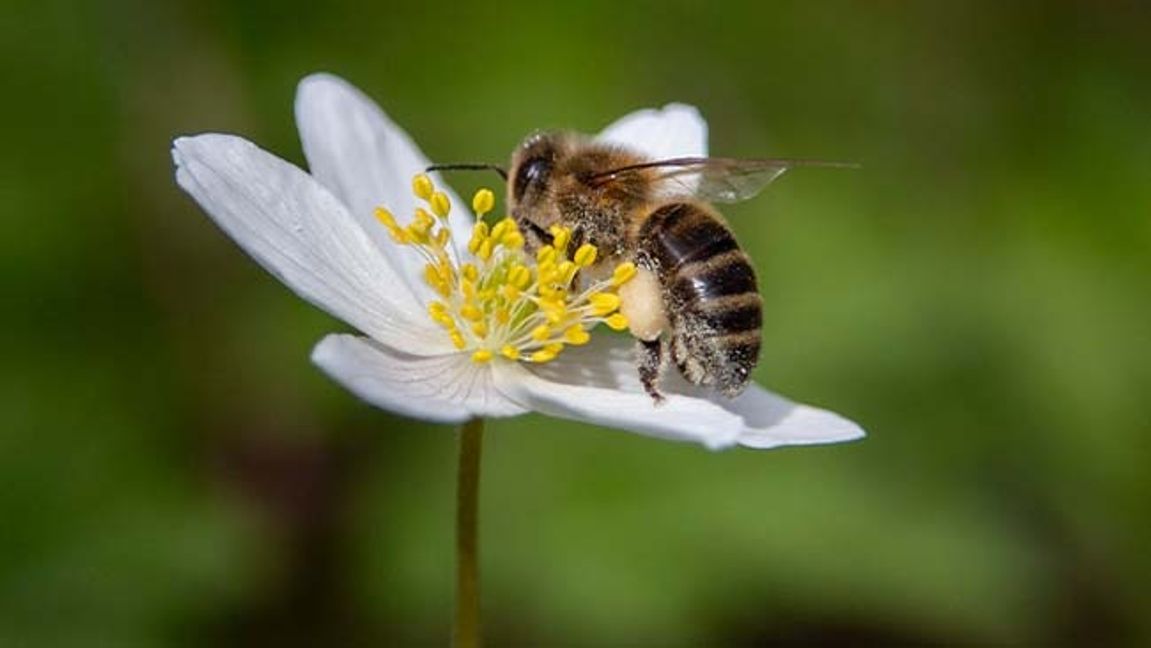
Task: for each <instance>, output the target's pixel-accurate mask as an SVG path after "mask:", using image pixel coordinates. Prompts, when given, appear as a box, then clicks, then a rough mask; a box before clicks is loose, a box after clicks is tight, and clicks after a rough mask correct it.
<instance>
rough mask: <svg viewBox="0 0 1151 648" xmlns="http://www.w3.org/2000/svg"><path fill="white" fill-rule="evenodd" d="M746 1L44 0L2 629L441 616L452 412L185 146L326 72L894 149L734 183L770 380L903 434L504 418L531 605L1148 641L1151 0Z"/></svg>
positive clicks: (405, 97)
mask: <svg viewBox="0 0 1151 648" xmlns="http://www.w3.org/2000/svg"><path fill="white" fill-rule="evenodd" d="M710 6H711V5H707V4H705V3H692V2H663V3H628V4H623V3H615V2H573V3H568V4H566V5H560V4H554V5H552V4H545V3H538V2H526V1H522V2H499V3H493V2H482V3H464V4H458V5H457V4H445V3H423V4H421V3H400V4H398V5H397V6H388V5H387V3H361V2H349V1H347V0H343V1H337V2H330V3H321V2H300V1H296V0H290V1H283V0H280V1H276V2H272V1H268V0H264V1H260V2H247V3H229V2H223V1H221V0H179V1H172V2H145V1H143V0H136V1H131V0H103V1H99V2H82V1H79V0H76V1H72V2H68V1H65V0H36V1H30V0H8V1H7V2H6V3H5V4H4V7H3V9H2V10H0V13H2V14H3V19H0V78H2V79H3V80H4V82H3V87H4V92H3V94H4V99H3V100H2V101H0V120H2V122H3V123H4V124H5V125H6V128H5V129H4V132H5V135H4V138H3V141H4V151H5V155H3V156H0V217H2V220H0V227H2V229H0V295H2V296H3V304H4V307H3V317H2V318H0V321H2V322H3V326H4V331H3V336H2V338H0V339H2V340H3V342H2V344H3V356H4V368H5V371H4V372H3V374H2V377H0V399H2V400H0V520H2V522H0V644H3V645H25V646H68V645H76V646H91V645H215V644H220V643H224V644H231V645H263V644H265V643H268V642H269V640H271V639H274V638H278V639H280V640H282V641H281V643H283V642H284V641H286V642H288V643H289V644H292V643H298V644H301V645H317V644H320V643H323V644H326V645H338V644H345V643H347V644H351V643H357V644H359V643H365V642H367V641H372V642H374V643H376V644H377V645H396V644H401V645H402V644H413V643H414V644H429V645H437V644H440V645H442V644H443V643H445V642H446V640H447V637H448V636H449V629H448V625H449V623H450V619H451V596H452V591H451V589H452V575H451V567H452V554H451V550H452V539H451V523H452V510H451V506H452V489H453V483H452V471H453V462H454V446H453V443H454V434H453V432H452V430H451V429H448V428H444V427H440V426H433V425H425V424H420V423H413V422H410V421H406V420H403V419H400V418H396V417H393V416H390V415H388V414H385V413H382V412H378V411H374V410H371V409H369V408H367V407H366V406H364V405H361V404H360V403H359V402H357V401H356V400H355V399H354V398H353V397H352V396H350V395H348V394H346V393H344V392H343V391H341V390H340V389H339V388H338V387H336V386H335V385H334V384H333V383H331V382H330V381H329V380H327V379H326V378H325V377H324V376H323V375H321V374H320V373H319V372H318V371H317V370H315V369H314V368H313V367H312V366H311V365H310V363H309V362H308V360H307V357H308V352H309V350H310V348H311V345H312V344H313V343H314V342H315V341H316V340H318V339H319V338H320V337H321V336H322V335H323V334H324V333H326V332H329V331H331V330H335V329H341V328H343V325H341V324H339V323H338V322H335V321H333V320H331V319H329V318H327V317H326V316H324V315H323V314H321V313H318V312H317V311H315V310H314V309H312V308H311V307H309V306H308V305H306V304H304V303H303V302H301V301H299V300H298V299H296V298H295V297H294V296H292V295H291V294H290V293H289V291H287V290H286V289H284V288H283V287H282V286H280V285H279V284H278V283H277V282H276V280H275V279H273V278H271V277H270V276H269V275H267V274H265V273H263V272H262V271H261V270H259V269H258V268H257V267H256V265H255V264H253V263H251V262H250V261H249V260H248V259H247V258H246V257H244V256H243V255H242V253H240V252H239V250H238V249H237V248H236V247H235V246H234V245H233V244H232V243H231V242H230V241H228V240H227V239H226V237H224V236H223V235H222V234H220V233H219V232H218V231H217V230H216V229H215V227H214V226H213V225H212V224H211V223H210V221H209V220H208V219H207V218H205V217H204V216H203V215H202V214H201V213H199V211H198V210H197V208H196V207H195V206H194V205H193V204H192V203H191V201H190V200H188V199H187V198H186V197H185V196H184V195H182V194H181V193H180V192H179V191H178V190H177V188H176V187H175V184H174V182H173V180H172V170H171V163H170V159H169V153H168V148H169V142H170V140H171V139H172V138H173V137H174V136H176V135H179V134H185V133H195V132H204V131H227V132H237V133H242V134H244V135H245V136H247V137H249V138H250V139H252V140H254V141H256V142H259V143H260V144H261V145H263V146H264V147H266V148H269V149H270V150H273V151H275V152H277V153H279V154H281V155H283V156H284V157H286V158H288V159H290V160H292V161H295V162H297V163H302V155H301V153H300V148H299V144H298V142H297V140H296V136H295V131H294V124H293V123H292V113H291V102H292V96H293V93H294V89H295V83H296V82H297V80H298V79H299V78H300V77H302V76H303V75H305V74H306V73H308V72H312V71H316V70H328V71H331V72H335V73H337V74H340V75H342V76H344V77H346V78H348V79H349V80H351V81H352V82H353V83H355V84H357V85H359V86H360V87H361V88H363V89H364V90H365V91H366V92H367V93H368V94H370V95H372V96H374V97H375V98H377V99H378V100H379V101H380V103H381V104H382V105H383V106H384V107H385V109H386V110H388V111H389V113H390V114H391V115H392V116H393V117H394V118H395V119H396V120H397V121H398V122H399V123H401V124H403V125H404V126H405V127H406V128H407V129H408V130H409V131H410V132H411V133H412V134H413V135H414V136H415V137H416V138H417V140H418V141H419V142H421V144H422V145H423V146H424V148H425V150H426V151H427V152H428V153H429V155H431V156H432V157H433V158H434V159H440V160H461V159H462V160H491V161H500V160H502V159H504V158H505V157H506V155H507V153H508V151H509V150H510V149H511V147H512V146H513V145H514V144H515V143H516V142H517V141H518V139H519V138H520V137H521V136H523V135H524V134H525V133H526V132H527V131H529V130H531V129H534V128H538V127H545V126H568V127H574V128H578V129H583V130H589V131H594V130H596V129H598V128H600V127H601V126H603V125H604V124H606V123H607V122H609V121H611V120H613V119H615V118H616V117H618V116H619V115H622V114H623V113H625V112H627V111H630V110H632V109H635V108H638V107H643V106H650V105H658V104H662V103H664V102H667V101H672V100H678V101H686V102H690V103H694V104H696V105H698V106H699V107H700V108H701V110H702V111H703V113H704V114H705V115H706V116H707V117H708V118H709V121H710V122H711V126H712V131H711V133H712V137H711V142H712V151H713V153H716V154H721V155H727V156H763V155H780V156H795V157H813V158H824V159H845V160H858V161H860V162H862V163H863V165H864V168H863V169H862V170H860V171H851V172H847V171H832V170H818V169H812V170H803V171H798V172H794V173H792V174H789V175H788V176H786V177H785V178H783V179H782V180H781V181H780V182H779V183H777V184H776V185H774V186H773V187H772V188H771V190H770V191H768V192H766V193H765V194H764V195H763V196H761V197H760V198H758V199H756V200H754V201H752V202H749V203H746V204H742V205H739V206H736V207H733V208H731V209H729V210H727V213H728V214H729V215H730V220H731V222H732V224H733V226H734V227H735V229H736V231H737V233H738V235H739V237H740V240H741V241H742V242H743V244H744V246H745V247H746V248H747V249H748V251H749V252H750V253H751V254H752V256H753V258H754V259H755V260H756V265H757V269H758V270H759V273H760V277H761V284H762V289H763V293H764V297H765V299H766V302H767V304H768V308H767V324H766V326H765V331H764V349H765V354H764V360H763V363H762V366H761V368H760V370H759V375H758V378H759V379H760V381H761V382H763V383H765V384H767V385H770V386H771V387H773V388H775V389H777V390H779V391H781V392H783V393H785V394H789V395H793V396H795V397H797V398H800V399H803V400H808V401H811V402H815V403H819V404H822V405H826V406H829V407H832V408H833V409H836V410H838V411H842V412H844V413H845V414H847V415H849V416H850V417H852V418H854V419H856V420H858V421H860V422H861V423H862V424H863V425H864V426H865V427H866V428H867V429H868V430H869V431H870V433H871V436H870V437H869V438H868V439H867V440H866V441H864V442H862V443H858V444H852V445H844V446H832V447H824V448H807V449H792V450H784V451H774V452H766V453H757V452H750V451H738V450H737V451H731V452H725V453H720V454H713V453H709V452H707V451H705V450H702V449H700V448H696V447H692V446H686V445H674V444H668V443H662V442H657V441H652V440H649V439H645V438H640V437H637V436H633V435H628V434H624V433H620V432H616V431H610V430H600V429H596V428H593V427H591V426H587V425H578V424H573V423H566V422H556V421H553V420H549V419H544V418H542V417H538V416H529V417H524V418H521V419H516V420H509V421H495V422H492V423H490V424H489V426H488V435H487V439H488V446H487V448H486V456H485V466H484V467H485V475H484V484H483V493H482V496H483V529H482V536H483V538H482V539H483V551H484V554H483V570H484V571H483V576H484V585H485V592H484V593H485V602H484V607H485V614H486V625H487V630H488V634H489V636H490V638H491V639H492V642H491V643H492V644H493V645H502V644H505V643H507V644H514V645H581V646H583V645H587V646H593V645H594V646H610V645H732V646H750V645H759V644H762V643H764V642H768V641H776V642H783V643H788V642H794V643H804V644H828V645H860V644H867V643H875V644H879V645H890V644H907V643H924V642H932V643H948V644H964V643H1015V642H1018V643H1024V644H1037V643H1042V644H1050V643H1064V644H1071V643H1074V644H1080V645H1102V644H1107V643H1114V642H1119V641H1122V642H1123V643H1129V644H1136V643H1143V642H1148V641H1151V587H1149V585H1148V583H1151V551H1148V549H1149V548H1151V516H1149V513H1151V510H1149V507H1148V493H1149V492H1151V472H1149V471H1148V468H1149V467H1151V425H1149V423H1148V421H1149V420H1151V406H1149V404H1148V403H1149V398H1151V389H1149V387H1151V340H1149V331H1151V328H1149V325H1151V299H1149V295H1151V292H1149V289H1148V287H1149V286H1151V182H1149V181H1148V178H1149V175H1148V173H1149V172H1148V169H1149V168H1151V165H1149V160H1151V39H1149V38H1148V34H1151V12H1149V11H1147V9H1146V6H1145V5H1143V4H1142V3H1136V2H1111V3H1094V2H1079V3H1075V2H1017V3H1006V2H1004V3H995V2H975V3H967V2H963V3H960V2H955V3H918V4H912V3H902V2H883V3H866V2H857V3H847V2H794V3H782V4H780V3H756V2H746V3H741V4H737V3H731V4H724V5H723V7H722V8H720V9H715V8H705V7H710ZM462 180H464V181H465V183H464V184H462V185H461V186H460V187H459V188H460V189H462V190H464V191H465V192H467V191H470V190H471V189H472V188H474V185H468V184H466V182H467V181H469V180H471V178H462Z"/></svg>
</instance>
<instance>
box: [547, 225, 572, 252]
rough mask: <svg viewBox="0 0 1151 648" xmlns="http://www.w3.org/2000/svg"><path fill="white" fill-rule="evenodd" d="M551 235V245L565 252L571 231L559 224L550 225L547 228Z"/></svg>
mask: <svg viewBox="0 0 1151 648" xmlns="http://www.w3.org/2000/svg"><path fill="white" fill-rule="evenodd" d="M548 231H549V232H551V235H552V246H553V247H555V249H556V250H559V251H560V252H563V253H566V252H567V249H568V243H570V242H571V238H572V231H571V230H570V229H568V228H566V227H563V226H561V225H552V226H551V227H550V228H549V229H548Z"/></svg>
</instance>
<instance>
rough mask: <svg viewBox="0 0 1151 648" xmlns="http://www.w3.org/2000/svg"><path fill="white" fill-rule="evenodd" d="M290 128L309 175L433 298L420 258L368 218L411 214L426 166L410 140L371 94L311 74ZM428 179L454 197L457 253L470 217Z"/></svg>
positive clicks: (415, 289)
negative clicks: (380, 213) (383, 212)
mask: <svg viewBox="0 0 1151 648" xmlns="http://www.w3.org/2000/svg"><path fill="white" fill-rule="evenodd" d="M296 126H297V127H298V128H299V131H300V140H301V142H302V143H303V146H304V155H305V156H307V158H308V166H309V168H310V169H311V172H312V175H313V176H315V177H316V179H317V180H319V181H320V183H321V184H323V185H324V186H325V187H327V188H328V189H329V190H330V191H331V192H332V193H333V194H335V195H336V196H337V197H338V198H340V199H341V200H343V201H344V204H346V205H347V206H348V209H349V210H351V212H352V215H353V216H355V217H356V219H358V220H359V221H360V222H361V223H363V224H364V228H365V230H366V231H368V232H369V233H370V235H371V236H373V237H374V238H375V240H376V242H377V244H378V245H379V246H380V248H381V249H383V250H384V251H385V252H386V253H387V255H388V257H389V259H390V260H391V261H392V262H393V264H395V265H396V267H398V268H401V269H403V270H404V276H405V277H406V280H407V281H408V284H409V287H410V288H411V289H412V290H413V292H415V293H416V294H417V295H420V296H422V297H424V298H425V299H429V298H431V296H432V293H431V289H430V288H429V287H428V286H427V285H426V284H425V283H424V282H423V280H422V279H421V277H422V273H423V265H424V262H423V260H422V259H421V258H420V256H419V255H417V254H414V253H412V251H411V250H406V249H400V248H397V246H396V245H395V244H393V243H392V242H391V241H390V240H388V237H387V235H386V234H387V233H386V231H385V230H384V228H383V227H381V226H380V225H379V224H378V223H376V221H375V217H374V216H373V211H374V209H375V208H376V207H386V208H387V209H389V210H390V211H391V212H392V213H393V214H395V216H396V218H397V219H398V220H399V221H400V222H401V223H404V222H407V221H408V220H409V219H411V218H412V214H413V213H414V212H415V208H416V206H417V204H419V201H418V200H417V199H416V197H415V196H414V195H412V178H413V177H414V176H415V175H416V174H418V173H422V172H423V171H424V169H426V168H427V167H428V164H430V162H429V161H428V159H427V158H426V157H424V154H423V153H421V152H420V149H419V148H418V147H417V146H416V144H415V142H413V141H412V138H411V137H409V136H408V134H407V133H405V132H404V131H403V130H402V129H401V128H400V127H399V126H397V125H396V124H395V123H394V122H393V121H392V120H391V119H389V118H388V116H387V115H386V114H384V111H382V110H381V109H380V107H379V106H377V105H376V104H375V103H374V102H373V101H372V100H371V99H369V98H368V97H367V96H365V95H364V94H363V93H361V92H360V91H359V90H357V89H356V88H355V87H353V86H352V85H351V84H349V83H348V82H346V81H344V80H343V79H340V78H339V77H336V76H333V75H330V74H313V75H311V76H308V77H306V78H305V79H304V80H303V81H301V82H300V85H299V88H298V89H297V91H296ZM432 177H433V179H434V180H435V181H436V185H437V186H438V187H439V188H440V189H441V190H443V191H444V192H445V193H447V194H448V197H449V198H450V199H451V201H452V212H451V217H450V223H451V228H452V232H453V235H454V240H455V242H456V246H457V251H459V250H461V249H462V248H463V247H464V246H465V245H466V243H467V239H468V237H469V236H470V235H471V229H472V225H473V223H474V222H475V219H474V218H473V216H472V215H471V212H470V211H469V210H468V206H467V205H466V204H464V203H463V202H461V201H460V199H459V197H457V196H456V195H455V194H454V193H452V192H451V190H450V188H449V187H447V185H445V184H444V183H443V182H442V180H441V179H440V178H439V177H438V176H437V175H436V174H432ZM457 258H458V257H457Z"/></svg>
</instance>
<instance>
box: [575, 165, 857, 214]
mask: <svg viewBox="0 0 1151 648" xmlns="http://www.w3.org/2000/svg"><path fill="white" fill-rule="evenodd" d="M796 166H827V167H854V166H855V165H854V164H849V163H843V162H821V161H816V160H790V159H783V158H768V159H758V160H757V159H734V158H701V157H685V158H671V159H667V160H656V161H653V162H641V163H639V164H631V165H628V166H626V167H621V168H619V169H613V170H611V171H606V172H604V173H600V174H597V175H596V176H594V177H593V178H592V182H593V184H601V185H602V184H607V183H615V182H618V181H620V180H625V179H627V178H628V177H630V176H632V175H633V174H640V175H643V176H645V177H646V178H647V179H648V183H644V184H643V185H642V186H645V187H648V186H651V185H650V183H652V182H654V183H655V186H656V191H657V193H658V194H660V195H662V196H666V197H672V196H694V197H696V198H699V199H701V200H706V201H708V202H724V203H730V202H739V201H741V200H747V199H748V198H751V197H752V196H754V195H756V194H757V193H759V192H760V191H761V190H762V189H763V188H764V187H766V186H767V185H769V184H771V182H772V181H773V180H775V179H776V178H778V177H779V176H781V175H783V172H784V171H787V170H788V169H790V168H792V167H796ZM625 185H629V183H626V182H624V183H620V185H619V186H621V187H622V186H625Z"/></svg>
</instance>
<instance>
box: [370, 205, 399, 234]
mask: <svg viewBox="0 0 1151 648" xmlns="http://www.w3.org/2000/svg"><path fill="white" fill-rule="evenodd" d="M374 213H375V215H376V220H378V221H380V223H381V224H383V226H384V227H386V228H388V229H389V230H391V229H395V227H396V217H395V216H392V212H390V211H388V210H386V209H384V208H383V207H376V210H375V212H374Z"/></svg>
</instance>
